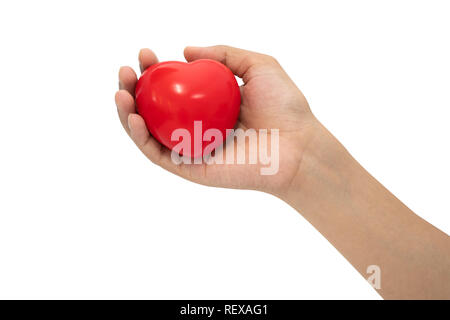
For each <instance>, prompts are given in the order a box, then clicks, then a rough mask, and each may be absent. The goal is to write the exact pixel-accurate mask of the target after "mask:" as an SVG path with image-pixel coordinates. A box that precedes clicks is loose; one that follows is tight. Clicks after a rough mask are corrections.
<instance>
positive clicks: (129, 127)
mask: <svg viewBox="0 0 450 320" xmlns="http://www.w3.org/2000/svg"><path fill="white" fill-rule="evenodd" d="M130 119H131V114H129V115H128V129H130V131H131V125H130V124H131V121H130Z"/></svg>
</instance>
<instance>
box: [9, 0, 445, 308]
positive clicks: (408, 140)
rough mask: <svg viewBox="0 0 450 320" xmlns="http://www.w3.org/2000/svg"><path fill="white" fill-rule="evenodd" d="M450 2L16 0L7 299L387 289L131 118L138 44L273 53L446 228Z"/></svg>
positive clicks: (267, 201)
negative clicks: (177, 154)
mask: <svg viewBox="0 0 450 320" xmlns="http://www.w3.org/2000/svg"><path fill="white" fill-rule="evenodd" d="M449 31H450V19H449V7H448V2H445V1H442V2H437V1H436V2H435V1H422V2H416V1H309V2H307V3H301V2H299V1H285V2H283V1H271V2H263V1H255V2H251V1H229V0H227V1H220V2H219V1H203V2H200V1H179V2H178V3H174V2H172V1H120V2H119V1H117V2H116V1H104V2H101V1H76V2H75V1H74V2H70V3H69V2H63V1H52V2H49V1H26V2H25V1H3V2H2V3H1V5H0V33H1V42H0V48H1V51H0V107H1V115H0V119H1V122H0V139H1V140H0V143H1V144H0V147H1V148H0V164H1V166H0V298H63V299H64V298H88V299H89V298H138V299H141V298H210V299H214V298H236V299H239V298H252V299H260V298H266V299H272V298H274V299H278V298H288V299H300V298H308V299H309V298H311V299H313V298H343V299H347V298H356V299H379V296H378V294H377V293H376V292H375V291H374V290H373V289H372V288H371V287H370V285H369V284H368V283H366V281H365V279H364V278H363V277H361V276H360V275H359V274H358V273H357V272H356V271H355V270H354V269H353V267H352V266H351V265H350V264H349V263H348V262H347V261H346V260H345V259H344V258H342V257H341V256H340V254H339V253H338V252H337V251H336V250H335V249H334V248H333V247H332V246H331V245H330V244H329V243H328V242H327V241H326V240H325V239H324V238H322V236H321V235H320V234H319V233H318V232H317V231H315V230H314V229H313V228H312V227H311V226H310V225H309V224H308V223H307V222H306V221H305V220H304V219H303V218H302V217H301V215H299V214H298V213H296V212H295V211H294V210H293V209H292V208H290V207H288V206H287V205H286V204H284V203H282V202H281V201H280V200H278V199H276V198H273V197H271V196H268V195H266V194H262V193H257V192H251V191H235V190H224V189H216V188H207V187H203V186H199V185H194V184H193V183H190V182H188V181H184V180H182V179H181V178H178V177H176V176H173V175H171V174H169V173H167V172H165V171H163V170H162V169H160V168H159V167H156V166H155V165H153V164H151V163H150V162H149V161H148V160H147V159H146V158H145V157H144V156H143V155H142V154H141V153H140V152H139V151H138V150H137V148H136V147H135V146H134V144H133V143H132V141H131V140H130V139H129V138H128V137H127V136H126V135H125V134H124V132H123V130H122V128H121V126H120V124H119V121H118V119H117V115H116V107H115V105H114V93H115V91H116V90H117V81H118V80H117V72H118V70H119V67H120V66H121V65H132V66H133V67H137V53H138V50H139V49H140V48H141V47H150V48H152V49H153V50H154V51H155V52H156V53H157V54H158V56H159V58H160V60H183V55H182V51H183V48H184V46H186V45H213V44H228V45H232V46H237V47H242V48H246V49H250V50H254V51H259V52H263V53H267V54H270V55H273V56H275V57H276V58H277V59H278V60H279V61H280V62H281V64H282V65H283V67H284V68H285V69H286V70H287V72H288V73H289V74H290V76H291V77H292V78H293V79H294V81H295V82H296V83H297V85H298V86H299V87H300V88H301V89H302V91H303V92H304V94H305V96H306V97H307V98H308V100H309V102H310V105H311V108H312V110H313V112H314V113H315V114H316V116H317V117H318V118H319V119H320V120H321V121H322V122H323V123H324V124H325V125H326V126H327V127H328V128H329V129H330V131H332V132H333V133H334V134H335V135H336V136H337V137H338V139H340V140H341V142H342V143H343V144H344V145H345V146H346V147H347V148H348V149H349V150H350V152H351V153H352V154H353V155H354V156H355V157H356V158H357V159H358V160H359V161H360V162H361V163H362V164H363V166H365V168H367V169H368V170H369V172H371V173H372V174H373V175H374V176H375V177H376V178H377V179H379V180H380V181H381V182H382V183H383V184H384V185H385V186H386V187H388V188H389V189H390V190H391V191H392V192H393V193H394V194H396V195H397V196H398V197H399V198H400V199H401V200H402V201H404V202H405V203H406V204H407V205H408V206H409V207H410V208H411V209H412V210H414V211H415V212H416V213H417V214H419V215H420V216H421V217H423V218H425V219H427V220H428V221H430V222H431V223H433V224H434V225H435V226H437V227H438V228H440V229H441V230H443V231H444V232H446V233H447V234H448V233H450V216H449V213H450V204H449V201H448V198H449V189H450V188H449V181H450V170H449V167H448V166H449V163H450V152H449V142H448V140H449V137H450V128H449V126H448V123H449V120H450V119H449V116H450V112H449V107H450V95H449V86H450V59H449V57H450V46H449V41H448V39H449Z"/></svg>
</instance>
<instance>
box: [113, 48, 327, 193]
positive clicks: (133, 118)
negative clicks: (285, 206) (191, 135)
mask: <svg viewBox="0 0 450 320" xmlns="http://www.w3.org/2000/svg"><path fill="white" fill-rule="evenodd" d="M184 55H185V57H186V60H187V61H188V62H190V61H194V60H197V59H213V60H217V61H219V62H221V63H223V64H225V65H226V66H227V67H228V68H229V69H230V70H231V71H232V72H233V73H234V74H235V75H236V76H238V77H240V78H242V79H243V82H244V85H243V86H241V100H242V101H241V111H240V117H239V119H238V122H237V124H236V128H242V129H244V130H246V129H249V128H253V129H256V130H258V129H268V140H269V141H270V129H279V161H280V162H279V171H278V172H277V173H276V174H274V175H261V172H260V168H261V167H262V166H263V165H262V164H261V163H259V162H258V163H257V164H248V157H247V158H246V159H247V161H246V164H206V163H202V164H183V163H182V164H179V165H177V164H175V163H174V162H172V160H171V157H170V150H168V149H167V148H166V147H164V146H162V145H161V144H160V143H159V142H158V141H156V140H155V139H154V138H153V137H152V136H151V135H150V134H149V132H148V130H147V128H146V126H145V123H144V119H143V118H142V117H141V116H140V115H138V114H137V113H136V108H135V102H134V90H135V85H136V82H137V76H136V73H135V72H134V71H133V69H131V68H130V67H122V68H121V69H120V71H119V87H120V90H119V91H118V92H117V93H116V97H115V100H116V105H117V109H118V113H119V118H120V121H121V123H122V125H123V127H124V129H125V131H126V132H127V133H128V134H129V135H130V137H131V138H132V139H133V141H134V142H135V143H136V145H137V146H138V147H139V149H140V150H141V151H142V152H143V153H144V154H145V155H146V156H147V157H148V158H149V159H150V160H151V161H152V162H154V163H156V164H158V165H160V166H161V167H163V168H164V169H166V170H168V171H170V172H172V173H175V174H177V175H179V176H181V177H183V178H186V179H188V180H191V181H194V182H197V183H200V184H204V185H209V186H217V187H227V188H239V189H254V190H261V191H265V192H269V193H273V194H281V193H283V192H286V191H287V189H288V188H289V186H290V185H291V184H292V181H293V180H294V179H295V178H296V176H298V174H299V168H300V163H301V161H302V157H303V154H304V151H305V149H306V147H307V145H308V142H309V141H310V140H311V139H312V137H313V136H314V135H315V132H316V129H317V128H318V127H319V126H318V121H316V119H315V117H314V116H313V115H312V113H311V111H310V109H309V106H308V103H307V101H306V99H305V98H304V96H303V94H302V93H301V91H300V90H299V89H298V88H297V87H296V86H295V84H294V83H293V82H292V80H291V79H290V78H289V76H288V75H287V74H286V73H285V72H284V70H283V69H282V68H281V66H280V64H279V63H278V62H277V61H276V60H275V59H274V58H272V57H270V56H267V55H264V54H259V53H255V52H251V51H246V50H242V49H237V48H232V47H227V46H214V47H205V48H200V47H187V48H186V49H185V51H184ZM157 62H158V60H157V58H156V56H155V54H154V53H153V52H152V51H150V50H149V49H143V50H141V51H140V53H139V65H140V67H141V72H142V71H143V70H145V69H146V68H148V67H149V66H151V65H152V64H155V63H157ZM248 144H249V141H248V139H246V140H245V142H244V143H240V144H238V145H236V146H235V147H236V148H239V149H241V150H243V151H244V152H245V150H246V149H245V148H247V150H249V147H250V146H248ZM227 147H230V146H229V144H227V145H225V146H224V149H226V148H227ZM256 147H257V146H256ZM225 153H226V150H224V154H225ZM235 154H236V152H235Z"/></svg>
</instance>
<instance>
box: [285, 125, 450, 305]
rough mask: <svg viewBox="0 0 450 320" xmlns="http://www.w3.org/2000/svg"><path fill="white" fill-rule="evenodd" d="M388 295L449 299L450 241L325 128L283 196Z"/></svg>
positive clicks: (320, 132)
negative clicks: (377, 276) (375, 270)
mask: <svg viewBox="0 0 450 320" xmlns="http://www.w3.org/2000/svg"><path fill="white" fill-rule="evenodd" d="M280 197H281V198H282V199H283V200H285V201H286V202H287V203H289V204H290V205H291V206H293V207H294V208H295V209H296V210H297V211H299V212H300V213H301V214H302V215H303V216H304V217H305V218H306V219H307V220H308V221H309V222H310V223H311V224H312V225H313V226H314V227H315V228H316V229H317V230H318V231H319V232H321V233H322V234H323V235H324V236H325V237H326V238H327V239H328V241H329V242H330V243H331V244H332V245H333V246H334V247H336V248H337V250H339V251H340V252H341V253H342V254H343V255H344V256H345V257H346V259H347V260H348V261H349V262H350V263H351V264H352V265H353V266H354V267H355V268H356V269H357V270H358V271H359V272H360V273H361V274H362V275H363V276H364V277H368V274H367V273H366V271H367V267H368V266H370V265H377V266H379V267H380V269H381V289H379V290H378V292H379V293H380V294H381V295H382V296H383V297H384V298H388V299H408V298H412V299H414V298H418V299H421V298H425V299H426V298H447V299H449V298H450V240H449V237H448V236H447V235H446V234H445V233H443V232H442V231H440V230H438V229H437V228H435V227H433V226H432V225H431V224H429V223H427V222H426V221H424V220H423V219H421V218H420V217H418V216H417V215H415V214H414V213H413V212H412V211H411V210H410V209H408V208H407V207H406V206H405V205H404V204H403V203H402V202H401V201H400V200H398V199H397V198H396V197H395V196H394V195H392V194H391V193H390V192H389V191H388V190H387V189H386V188H384V187H383V186H382V185H381V184H380V183H379V182H378V181H377V180H376V179H374V178H373V177H372V176H371V175H370V174H369V173H368V172H367V171H366V170H364V168H362V167H361V166H360V165H359V164H358V162H357V161H356V160H354V159H353V158H352V157H351V155H350V154H349V153H348V152H347V150H346V149H345V148H344V147H343V146H342V145H341V144H340V143H339V142H338V141H337V140H336V139H335V138H334V137H333V136H332V135H331V134H330V133H329V132H328V131H327V130H326V129H325V128H323V127H322V126H320V128H319V129H318V132H317V134H316V135H315V136H314V138H313V139H312V141H311V142H310V143H309V146H308V148H307V149H306V150H305V152H304V156H303V159H302V162H301V164H300V169H299V172H298V175H297V176H296V178H295V179H294V180H293V183H292V185H291V187H290V188H289V190H288V191H287V192H286V193H284V194H283V195H281V196H280Z"/></svg>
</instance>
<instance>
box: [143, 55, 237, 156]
mask: <svg viewBox="0 0 450 320" xmlns="http://www.w3.org/2000/svg"><path fill="white" fill-rule="evenodd" d="M240 103H241V96H240V90H239V86H238V84H237V81H236V78H235V77H234V75H233V73H232V72H231V71H230V70H229V69H228V68H227V67H226V66H224V65H223V64H221V63H219V62H217V61H214V60H208V59H201V60H196V61H194V62H191V63H185V62H179V61H167V62H161V63H158V64H155V65H152V66H151V67H149V68H148V69H147V70H145V71H144V73H143V74H142V76H141V77H140V78H139V81H138V83H137V85H136V105H137V111H138V113H139V114H140V115H141V116H142V117H143V118H144V120H145V124H146V125H147V128H148V130H149V131H150V133H151V134H152V135H153V136H154V137H155V138H156V139H157V140H158V141H159V142H160V143H162V144H163V145H165V146H166V147H168V148H169V149H173V148H174V147H175V146H176V145H177V144H178V143H179V140H176V141H172V139H171V137H172V133H173V132H174V131H175V130H176V129H186V130H187V131H188V132H189V133H190V136H191V146H192V148H191V150H190V152H189V150H181V151H180V153H181V154H183V155H185V156H190V157H192V158H197V157H200V156H202V155H203V154H204V153H205V152H204V151H205V148H206V146H207V145H209V144H211V146H210V147H208V150H209V152H211V150H212V149H214V148H216V147H217V146H219V145H221V144H222V143H223V141H224V140H225V139H226V130H227V129H233V128H234V125H235V124H236V121H237V117H238V115H239V107H240ZM194 121H201V129H199V128H198V124H199V122H197V123H196V130H194ZM208 129H218V130H219V131H220V132H221V133H222V139H220V138H217V137H216V139H211V140H214V141H212V142H206V141H205V142H204V143H202V144H201V146H200V147H199V148H195V147H194V144H195V143H196V141H197V142H198V139H201V140H203V137H204V136H203V134H204V133H205V132H206V131H207V130H208ZM200 132H201V133H200ZM200 134H201V137H199V135H200ZM194 139H196V140H194ZM206 140H208V139H206ZM216 140H219V141H216ZM211 147H213V148H211Z"/></svg>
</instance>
